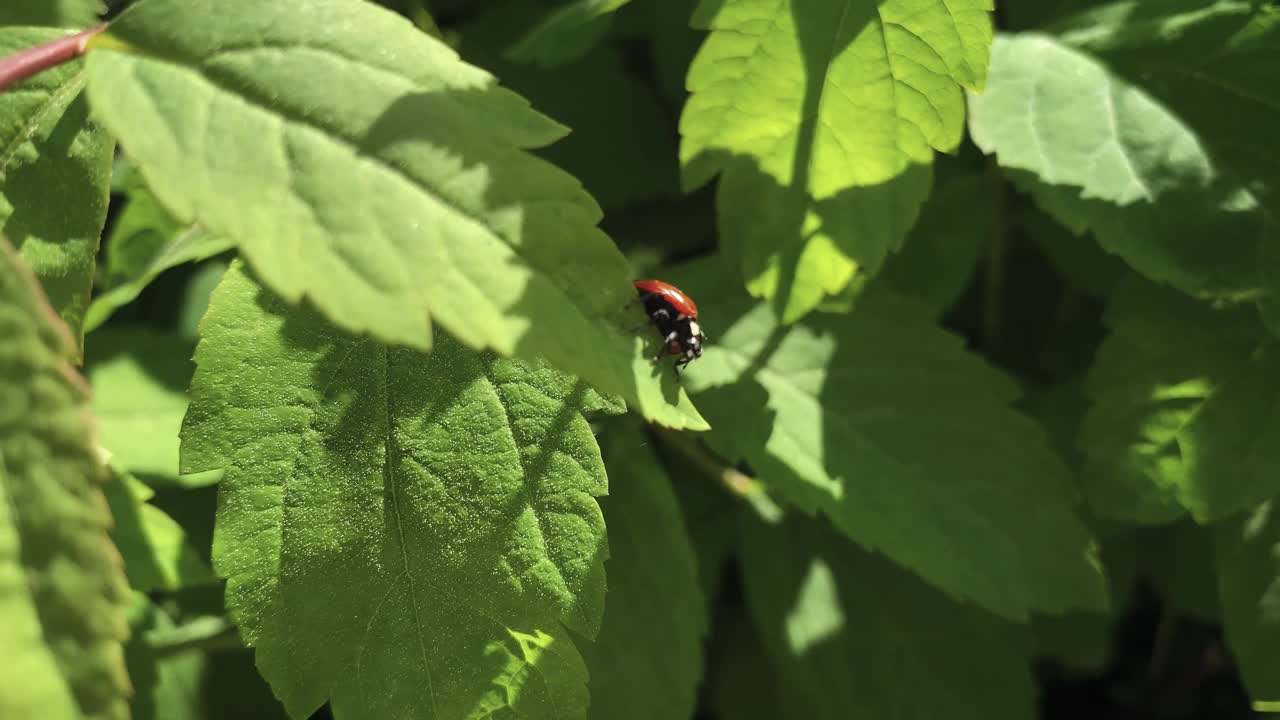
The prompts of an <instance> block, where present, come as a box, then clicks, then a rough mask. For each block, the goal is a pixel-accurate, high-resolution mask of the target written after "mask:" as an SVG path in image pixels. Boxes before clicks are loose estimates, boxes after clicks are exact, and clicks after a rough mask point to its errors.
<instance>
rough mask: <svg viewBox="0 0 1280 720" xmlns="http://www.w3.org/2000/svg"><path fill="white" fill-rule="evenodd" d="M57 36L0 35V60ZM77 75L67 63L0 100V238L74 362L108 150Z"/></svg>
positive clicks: (102, 212) (17, 31)
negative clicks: (48, 305)
mask: <svg viewBox="0 0 1280 720" xmlns="http://www.w3.org/2000/svg"><path fill="white" fill-rule="evenodd" d="M63 34H64V33H63V32H62V31H57V30H36V29H34V28H11V29H2V30H0V56H3V55H6V54H8V53H10V52H13V51H15V50H20V49H24V48H27V47H29V46H33V45H37V44H39V43H41V42H44V41H47V40H50V39H52V38H55V37H59V36H61V35H63ZM83 70H84V67H83V64H82V63H80V62H78V61H77V62H71V63H67V64H64V65H60V66H58V67H56V68H53V69H52V70H47V71H45V72H43V73H40V74H39V75H36V76H35V77H34V78H32V79H30V80H28V81H26V82H25V83H22V84H21V85H19V86H17V87H16V88H14V89H12V90H9V91H8V92H4V93H0V231H3V232H4V234H5V235H7V236H8V237H9V239H10V240H12V241H13V243H14V244H15V245H16V246H17V248H18V252H19V253H20V254H21V255H22V257H23V259H24V260H25V261H26V262H27V264H28V265H30V266H31V268H32V269H33V270H35V273H36V276H37V277H39V278H40V282H41V284H43V285H44V289H45V293H46V294H47V295H48V296H49V299H50V301H51V302H52V303H53V307H54V308H55V309H56V310H57V311H58V314H59V315H60V316H61V317H62V320H63V321H64V322H65V323H66V324H67V325H68V326H69V327H70V328H71V331H72V334H73V336H74V337H75V340H76V348H77V354H78V353H79V348H80V347H81V343H82V340H83V332H82V330H81V326H82V325H83V322H84V315H85V310H86V309H87V308H88V306H89V291H90V288H91V287H92V285H93V269H94V262H95V259H96V255H97V252H98V238H99V236H100V235H101V234H102V225H103V223H104V222H106V218H107V195H108V192H109V187H110V181H111V157H112V153H113V152H114V150H115V141H114V140H112V139H111V138H110V137H109V136H108V135H107V134H106V133H104V132H103V131H102V130H101V129H100V128H99V127H98V125H97V123H95V122H93V121H91V120H90V118H89V106H88V104H87V103H86V101H85V100H84V98H83V97H81V92H80V91H81V89H82V88H83V87H84V72H83Z"/></svg>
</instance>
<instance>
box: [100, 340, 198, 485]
mask: <svg viewBox="0 0 1280 720" xmlns="http://www.w3.org/2000/svg"><path fill="white" fill-rule="evenodd" d="M89 341H90V342H89V347H88V354H87V356H86V358H87V362H86V365H87V367H88V370H87V372H88V376H89V383H90V385H92V386H93V412H94V416H95V417H96V418H97V420H98V432H99V442H100V443H102V446H103V447H105V448H106V449H107V450H109V451H110V452H111V456H112V459H113V460H114V461H115V462H116V463H119V464H120V466H121V467H123V468H124V469H126V470H127V471H129V472H133V473H138V474H141V475H145V476H148V477H150V476H155V477H158V478H164V479H174V480H176V479H177V478H178V431H179V430H181V429H182V416H183V414H184V413H185V412H186V411H187V395H186V388H187V384H188V382H190V380H191V373H192V371H193V369H194V368H193V367H192V365H191V351H192V349H193V348H192V345H191V343H189V342H187V341H185V340H181V339H179V338H176V337H174V336H172V335H166V334H163V333H158V332H155V331H153V330H147V329H145V328H128V329H125V328H110V329H106V330H101V331H98V332H95V333H94V334H93V335H91V336H90V337H89Z"/></svg>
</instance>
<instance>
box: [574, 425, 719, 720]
mask: <svg viewBox="0 0 1280 720" xmlns="http://www.w3.org/2000/svg"><path fill="white" fill-rule="evenodd" d="M644 437H645V436H644V435H643V434H642V433H640V432H638V430H637V429H636V428H633V427H630V426H625V427H618V428H617V429H616V430H615V431H614V432H612V433H611V434H610V440H611V441H610V442H608V443H606V445H605V461H606V462H607V464H608V468H609V497H607V498H604V499H602V500H601V502H600V506H601V508H602V509H603V510H604V517H605V521H606V522H607V523H608V527H609V562H608V563H606V568H607V569H608V571H609V595H608V597H607V600H608V604H607V605H606V607H605V615H604V623H603V624H602V625H601V627H600V634H599V635H598V636H597V637H596V641H595V643H594V644H591V645H584V646H583V648H582V654H583V657H584V658H586V662H587V669H588V671H589V672H590V674H591V686H590V687H591V713H590V716H591V717H593V718H600V720H628V719H629V718H634V719H635V720H652V719H653V718H688V717H692V716H693V711H694V703H695V700H696V698H695V695H694V691H695V690H696V689H697V686H698V682H699V678H700V676H701V674H702V641H703V636H705V635H706V632H707V608H706V601H705V600H704V599H703V597H702V591H701V589H700V588H699V587H698V574H697V568H696V567H695V565H694V554H693V548H692V547H690V545H689V538H688V536H687V535H686V534H685V526H684V520H683V519H682V518H681V514H680V507H679V505H678V504H677V502H676V497H675V494H674V492H673V491H672V489H671V484H670V481H669V480H668V479H667V477H666V475H665V473H664V471H663V470H662V468H661V467H660V466H659V465H658V463H657V462H656V458H655V457H654V455H653V451H652V450H650V449H649V448H648V447H646V446H645V444H644V442H643V438H644Z"/></svg>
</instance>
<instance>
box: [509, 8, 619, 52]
mask: <svg viewBox="0 0 1280 720" xmlns="http://www.w3.org/2000/svg"><path fill="white" fill-rule="evenodd" d="M630 1H631V0H568V2H566V3H564V4H563V5H561V6H560V7H557V8H556V9H554V10H552V11H550V12H548V13H547V15H546V17H544V18H543V19H542V20H541V21H539V22H538V23H537V24H535V25H534V27H533V29H531V30H529V31H528V32H527V33H526V34H525V35H524V37H522V38H521V39H520V41H519V42H518V43H516V44H515V45H514V46H513V47H512V48H511V52H510V53H509V57H510V58H511V59H512V60H519V61H520V62H531V63H538V64H539V65H544V66H550V65H561V64H563V63H567V62H570V61H573V60H576V59H578V58H580V57H582V56H583V55H585V54H586V53H587V52H589V51H590V50H591V48H592V47H593V46H594V45H595V44H596V43H597V42H599V40H600V39H601V38H602V37H604V35H605V33H607V32H608V31H609V26H610V24H611V21H612V20H613V13H614V12H615V11H616V10H617V9H618V8H620V7H622V6H623V5H626V4H627V3H628V2H630Z"/></svg>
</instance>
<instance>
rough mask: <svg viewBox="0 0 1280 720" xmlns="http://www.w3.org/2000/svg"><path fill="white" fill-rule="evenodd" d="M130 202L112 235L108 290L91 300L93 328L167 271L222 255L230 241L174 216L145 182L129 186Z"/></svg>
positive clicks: (105, 277)
mask: <svg viewBox="0 0 1280 720" xmlns="http://www.w3.org/2000/svg"><path fill="white" fill-rule="evenodd" d="M128 194H129V200H128V203H127V204H126V205H125V206H124V210H123V211H121V213H120V215H119V216H118V217H117V218H116V220H115V224H114V225H113V227H112V229H111V235H110V236H109V237H108V238H107V242H106V247H107V253H106V255H107V259H106V267H105V269H104V272H103V283H102V284H103V292H102V294H100V295H98V296H97V297H95V298H94V299H93V302H92V303H90V304H89V312H88V314H87V315H86V316H85V321H84V325H85V331H86V332H90V331H92V330H94V329H95V328H97V327H98V326H99V325H101V324H102V323H104V322H106V321H107V319H108V318H110V317H111V315H112V314H113V313H114V312H115V311H116V310H119V309H120V308H122V307H124V306H125V305H128V304H129V303H131V302H133V300H134V299H135V298H137V297H138V295H139V294H140V293H141V292H142V291H143V289H144V288H146V287H147V285H149V284H151V281H152V280H155V279H156V278H157V277H159V276H160V274H161V273H163V272H164V271H165V270H169V269H171V268H175V267H177V266H179V265H182V264H184V263H188V262H194V261H197V260H204V259H206V258H210V257H213V256H215V255H218V254H221V253H223V252H225V251H226V250H228V249H230V248H231V247H232V244H231V242H230V241H228V240H226V239H225V238H220V237H217V236H214V235H211V234H209V233H208V232H207V231H205V230H203V229H202V228H199V227H184V226H182V225H181V224H180V223H178V221H176V220H174V219H173V216H171V215H170V214H169V213H168V212H167V211H165V209H164V208H163V207H161V205H160V203H159V201H157V200H156V198H155V196H154V195H153V194H152V193H151V191H150V190H149V189H148V188H147V187H146V186H145V185H143V184H142V183H141V182H132V183H130V186H129V187H128Z"/></svg>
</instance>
